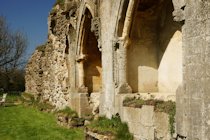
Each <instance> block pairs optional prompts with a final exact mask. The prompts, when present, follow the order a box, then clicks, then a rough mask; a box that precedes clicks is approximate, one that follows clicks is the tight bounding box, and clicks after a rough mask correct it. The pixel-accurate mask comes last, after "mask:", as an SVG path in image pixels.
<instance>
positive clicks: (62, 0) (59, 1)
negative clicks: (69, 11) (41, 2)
mask: <svg viewBox="0 0 210 140" xmlns="http://www.w3.org/2000/svg"><path fill="white" fill-rule="evenodd" d="M64 3H65V0H56V2H55V4H54V5H57V4H58V5H60V6H64Z"/></svg>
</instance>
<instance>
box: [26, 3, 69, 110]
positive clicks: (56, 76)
mask: <svg viewBox="0 0 210 140" xmlns="http://www.w3.org/2000/svg"><path fill="white" fill-rule="evenodd" d="M61 13H62V9H61V7H59V5H57V6H56V7H54V8H53V9H52V11H51V13H50V15H49V19H48V26H49V34H48V41H47V43H46V44H44V45H42V46H40V47H38V48H37V49H36V51H35V52H34V54H33V55H32V57H31V59H30V60H29V62H28V65H27V67H26V92H28V93H32V94H35V95H36V96H40V97H41V99H42V100H43V101H45V102H50V103H51V104H52V105H54V106H55V107H57V108H64V107H65V106H67V105H68V102H67V101H68V98H69V95H68V94H67V92H68V90H69V87H68V86H69V84H68V83H69V78H68V69H67V67H68V55H67V54H68V51H69V50H67V49H68V48H67V49H66V32H67V28H68V21H67V19H66V16H65V15H62V14H61Z"/></svg>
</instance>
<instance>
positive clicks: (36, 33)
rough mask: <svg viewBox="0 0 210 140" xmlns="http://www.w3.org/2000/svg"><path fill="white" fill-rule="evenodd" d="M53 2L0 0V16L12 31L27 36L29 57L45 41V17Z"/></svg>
mask: <svg viewBox="0 0 210 140" xmlns="http://www.w3.org/2000/svg"><path fill="white" fill-rule="evenodd" d="M54 3H55V0H0V15H3V16H5V17H6V19H7V23H8V25H9V26H10V27H11V28H12V30H20V31H22V32H24V33H25V34H26V35H27V38H28V50H27V57H29V56H30V55H31V54H32V53H33V52H34V50H35V48H36V46H38V45H40V44H43V43H45V42H46V39H47V30H48V29H47V17H48V14H49V12H50V10H51V8H52V6H53V4H54Z"/></svg>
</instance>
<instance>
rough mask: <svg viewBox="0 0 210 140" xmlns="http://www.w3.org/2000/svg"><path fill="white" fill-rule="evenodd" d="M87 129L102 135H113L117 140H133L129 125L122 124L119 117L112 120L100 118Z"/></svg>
mask: <svg viewBox="0 0 210 140" xmlns="http://www.w3.org/2000/svg"><path fill="white" fill-rule="evenodd" d="M87 128H88V129H90V130H91V131H93V132H95V133H99V134H102V135H113V136H114V137H115V139H117V140H133V136H132V135H131V134H130V133H129V130H128V126H127V124H126V123H123V122H121V119H120V117H119V116H113V117H112V118H111V119H107V118H106V117H99V118H98V120H94V121H92V122H91V124H90V125H88V126H87Z"/></svg>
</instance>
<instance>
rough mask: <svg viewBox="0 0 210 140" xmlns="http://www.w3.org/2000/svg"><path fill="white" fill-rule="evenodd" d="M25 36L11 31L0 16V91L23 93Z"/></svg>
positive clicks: (4, 19) (19, 32)
mask: <svg viewBox="0 0 210 140" xmlns="http://www.w3.org/2000/svg"><path fill="white" fill-rule="evenodd" d="M27 42H28V41H27V37H26V35H25V34H24V33H23V32H21V31H13V30H11V28H10V27H9V26H8V23H7V21H6V18H5V17H4V16H0V89H1V90H4V91H24V89H25V86H24V85H25V80H24V66H25V64H26V58H25V56H26V49H27V46H28V43H27Z"/></svg>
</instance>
